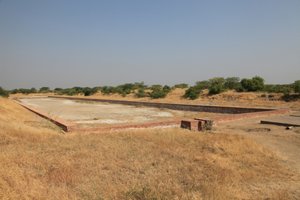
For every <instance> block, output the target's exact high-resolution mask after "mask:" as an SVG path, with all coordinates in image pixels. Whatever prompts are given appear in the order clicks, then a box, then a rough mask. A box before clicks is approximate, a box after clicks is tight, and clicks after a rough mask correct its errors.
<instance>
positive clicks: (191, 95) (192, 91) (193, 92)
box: [183, 86, 201, 100]
mask: <svg viewBox="0 0 300 200" xmlns="http://www.w3.org/2000/svg"><path fill="white" fill-rule="evenodd" d="M200 92H201V90H200V89H199V88H197V87H196V86H193V87H190V88H189V89H187V90H186V91H185V94H184V95H183V97H184V98H186V99H191V100H195V99H197V98H199V95H200Z"/></svg>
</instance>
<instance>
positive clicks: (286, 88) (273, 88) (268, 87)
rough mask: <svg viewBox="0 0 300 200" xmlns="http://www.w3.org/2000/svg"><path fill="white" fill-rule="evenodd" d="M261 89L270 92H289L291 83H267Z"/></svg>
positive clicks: (291, 89)
mask: <svg viewBox="0 0 300 200" xmlns="http://www.w3.org/2000/svg"><path fill="white" fill-rule="evenodd" d="M263 91H265V92H272V93H283V94H289V93H291V92H292V91H293V85H292V84H285V85H272V84H268V85H265V86H264V89H263Z"/></svg>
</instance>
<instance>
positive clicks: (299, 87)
mask: <svg viewBox="0 0 300 200" xmlns="http://www.w3.org/2000/svg"><path fill="white" fill-rule="evenodd" d="M294 92H295V93H300V80H298V81H295V82H294Z"/></svg>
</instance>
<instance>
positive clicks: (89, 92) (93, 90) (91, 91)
mask: <svg viewBox="0 0 300 200" xmlns="http://www.w3.org/2000/svg"><path fill="white" fill-rule="evenodd" d="M97 92H98V88H96V87H94V88H89V87H85V88H83V89H82V93H83V95H84V96H91V95H93V94H95V93H97Z"/></svg>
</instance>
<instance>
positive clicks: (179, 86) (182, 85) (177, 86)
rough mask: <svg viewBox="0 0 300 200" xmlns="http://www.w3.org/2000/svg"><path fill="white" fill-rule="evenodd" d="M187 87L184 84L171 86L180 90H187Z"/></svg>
mask: <svg viewBox="0 0 300 200" xmlns="http://www.w3.org/2000/svg"><path fill="white" fill-rule="evenodd" d="M188 87H189V85H188V84H186V83H180V84H176V85H174V86H173V88H182V89H184V88H188Z"/></svg>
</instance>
